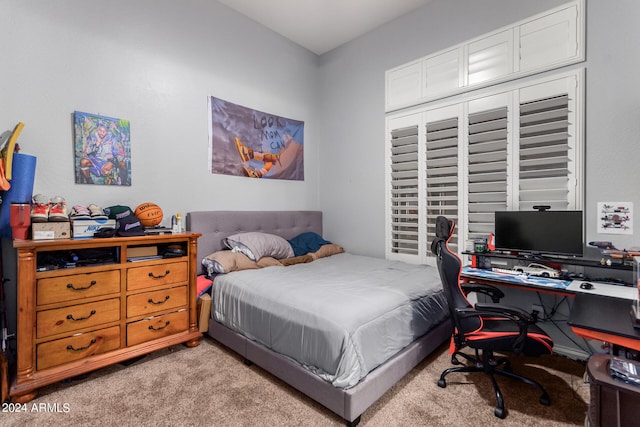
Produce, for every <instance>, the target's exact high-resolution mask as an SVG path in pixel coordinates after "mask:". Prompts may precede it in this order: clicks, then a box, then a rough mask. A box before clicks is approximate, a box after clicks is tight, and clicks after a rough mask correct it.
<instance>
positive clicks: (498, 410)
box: [493, 408, 507, 420]
mask: <svg viewBox="0 0 640 427" xmlns="http://www.w3.org/2000/svg"><path fill="white" fill-rule="evenodd" d="M493 415H495V416H496V417H498V418H500V419H502V420H504V419H505V418H506V417H507V411H505V410H504V408H496V409H494V410H493Z"/></svg>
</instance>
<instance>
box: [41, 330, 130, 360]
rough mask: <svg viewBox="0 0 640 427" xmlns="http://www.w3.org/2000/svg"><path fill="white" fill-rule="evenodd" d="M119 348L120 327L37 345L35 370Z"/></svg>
mask: <svg viewBox="0 0 640 427" xmlns="http://www.w3.org/2000/svg"><path fill="white" fill-rule="evenodd" d="M119 347H120V326H112V327H110V328H106V329H101V330H99V331H94V332H87V333H85V334H78V335H74V336H72V337H69V338H63V339H59V340H55V341H49V342H45V343H42V344H38V346H37V349H36V352H37V369H46V368H51V367H52V366H57V365H62V364H63V363H67V362H73V361H74V360H78V359H82V358H84V357H87V356H92V355H94V354H100V353H106V352H107V351H111V350H116V349H118V348H119Z"/></svg>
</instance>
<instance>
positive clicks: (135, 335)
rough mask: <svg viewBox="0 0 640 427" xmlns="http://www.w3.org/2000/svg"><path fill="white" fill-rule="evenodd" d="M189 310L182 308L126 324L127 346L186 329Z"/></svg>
mask: <svg viewBox="0 0 640 427" xmlns="http://www.w3.org/2000/svg"><path fill="white" fill-rule="evenodd" d="M188 323H189V312H188V311H187V310H182V311H178V312H174V313H169V314H164V315H162V316H154V317H150V318H147V319H142V320H139V321H137V322H132V323H129V324H127V346H131V345H135V344H140V343H142V342H145V341H151V340H154V339H156V338H162V337H166V336H168V335H172V334H175V333H177V332H182V331H186V330H187V327H188Z"/></svg>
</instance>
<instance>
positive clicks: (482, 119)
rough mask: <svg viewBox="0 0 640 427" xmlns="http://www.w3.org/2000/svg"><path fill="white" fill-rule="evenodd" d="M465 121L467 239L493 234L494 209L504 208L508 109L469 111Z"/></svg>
mask: <svg viewBox="0 0 640 427" xmlns="http://www.w3.org/2000/svg"><path fill="white" fill-rule="evenodd" d="M471 107H472V106H471ZM468 123H469V124H468V134H467V139H468V157H467V162H468V178H467V179H468V187H467V191H468V204H467V212H468V214H467V220H468V223H467V239H475V238H483V237H486V236H487V235H488V234H489V233H493V232H494V212H496V211H504V210H507V201H508V163H509V162H508V145H509V143H510V141H509V140H510V138H509V130H508V129H509V124H510V123H509V117H508V108H507V106H501V107H498V108H491V109H487V110H481V111H475V112H474V111H470V112H469V115H468Z"/></svg>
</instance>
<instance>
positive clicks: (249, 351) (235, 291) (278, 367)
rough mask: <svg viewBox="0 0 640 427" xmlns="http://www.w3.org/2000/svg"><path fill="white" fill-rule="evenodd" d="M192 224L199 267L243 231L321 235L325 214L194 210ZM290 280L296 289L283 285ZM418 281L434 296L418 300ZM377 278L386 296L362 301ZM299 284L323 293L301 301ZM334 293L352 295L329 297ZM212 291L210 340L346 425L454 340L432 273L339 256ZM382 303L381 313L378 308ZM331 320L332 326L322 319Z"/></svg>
mask: <svg viewBox="0 0 640 427" xmlns="http://www.w3.org/2000/svg"><path fill="white" fill-rule="evenodd" d="M186 221H187V222H186V225H187V229H188V230H189V231H193V232H197V233H201V235H202V236H201V237H200V239H199V240H198V251H197V259H198V260H202V259H203V258H204V257H206V256H208V255H210V254H213V253H216V252H218V251H221V250H223V249H225V247H224V244H223V240H224V239H225V238H227V237H228V236H230V235H233V234H238V233H247V232H260V233H269V234H274V235H277V236H281V237H282V238H283V239H287V240H288V239H292V238H294V237H296V236H299V235H300V234H302V233H307V232H312V233H315V234H317V235H319V236H322V213H321V212H319V211H255V212H253V211H198V212H189V213H188V214H187V219H186ZM335 243H340V242H335ZM326 247H329V246H325V248H326ZM349 266H352V267H349ZM392 270H393V271H392ZM314 271H315V272H314ZM318 271H319V272H320V274H318ZM200 273H204V270H202V271H200ZM389 274H394V275H396V276H389ZM284 276H287V277H289V278H291V279H292V280H293V282H287V283H285V282H284V281H283V277H284ZM416 276H427V277H429V279H428V281H429V282H430V284H429V287H430V288H431V287H433V289H430V290H429V291H428V292H426V294H428V295H417V293H416V289H415V288H413V287H412V285H410V284H409V283H408V282H412V281H413V280H411V279H410V278H411V277H416ZM394 277H400V279H394ZM378 279H379V280H378ZM255 280H259V283H260V285H259V286H258V285H256V284H253V282H252V281H255ZM347 280H348V281H349V282H348V284H346V283H347ZM374 280H378V281H380V282H381V285H380V289H378V288H376V290H375V291H367V292H365V294H363V293H362V288H361V286H369V285H368V283H369V282H372V281H374ZM343 281H344V283H345V284H343V283H342V282H343ZM422 281H423V282H424V281H425V280H424V279H422ZM338 282H340V284H339V285H336V283H338ZM296 283H297V284H298V285H296ZM301 283H304V284H307V283H312V284H313V285H312V286H306V287H307V288H308V290H309V291H311V292H316V294H313V295H311V296H305V297H303V298H302V299H301V297H300V296H299V295H297V294H296V292H297V291H298V289H297V288H302V287H303V286H301V285H300V284H301ZM390 284H393V286H391V285H390ZM323 287H327V289H328V290H327V289H325V288H323ZM423 287H424V286H423ZM334 291H336V292H338V294H335V295H342V296H344V298H340V297H339V298H336V297H335V295H334V296H332V297H326V296H325V294H327V293H328V292H334ZM401 291H402V292H401ZM211 292H212V296H213V300H214V301H213V307H212V318H211V319H210V323H209V330H208V332H207V333H208V334H209V335H210V336H211V337H212V338H214V339H215V340H217V341H219V342H220V343H222V344H223V345H225V346H227V347H229V348H231V349H232V350H234V351H235V352H237V353H239V354H240V355H241V356H242V357H243V358H244V359H245V360H246V361H247V362H250V363H254V364H256V365H258V366H260V367H261V368H263V369H265V370H266V371H268V372H270V373H272V374H273V375H275V376H276V377H278V378H280V379H281V380H282V381H284V382H286V383H288V384H289V385H291V386H293V387H294V388H296V389H298V390H300V391H301V392H302V393H304V394H306V395H307V396H309V397H310V398H312V399H313V400H315V401H317V402H318V403H320V404H322V405H323V406H325V407H326V408H328V409H330V410H331V411H333V412H335V413H336V414H338V415H339V416H340V417H342V418H343V419H344V420H345V421H346V423H347V425H356V424H358V422H359V421H360V415H361V414H362V413H363V412H364V411H365V410H366V409H367V408H368V407H369V406H371V405H372V404H373V403H374V402H375V401H376V400H378V399H379V398H380V397H381V396H382V395H383V394H384V393H385V392H386V391H387V390H389V389H390V388H391V387H392V386H393V385H394V384H395V383H396V382H398V381H399V380H400V379H401V378H402V377H403V376H404V375H406V374H407V373H408V372H409V371H410V370H411V369H413V368H414V367H415V366H416V365H417V364H418V363H420V362H421V361H422V360H423V359H424V358H425V357H426V356H428V355H429V354H430V353H431V352H432V351H433V350H435V349H437V348H438V347H439V346H440V345H441V344H442V343H444V342H445V341H446V340H448V339H449V338H450V336H451V330H452V327H451V322H450V320H449V318H448V313H447V306H446V300H445V298H444V295H443V294H442V290H441V285H440V280H439V277H438V273H437V270H436V269H435V268H433V267H425V266H411V265H408V264H404V263H393V262H389V261H386V260H378V259H374V258H370V257H361V256H357V255H353V254H349V253H339V254H335V255H331V256H326V257H322V258H321V259H316V260H314V261H312V262H303V263H300V264H295V265H291V266H287V267H269V268H261V269H252V270H246V271H237V272H233V273H229V274H223V275H218V276H216V277H215V279H214V284H213V287H212V291H211ZM420 292H421V293H422V291H420ZM247 295H249V296H247ZM359 295H364V296H359ZM376 295H378V298H376ZM234 298H240V299H238V300H236V299H234ZM242 298H245V300H242ZM323 298H324V299H323ZM327 298H328V299H327ZM376 300H380V301H381V304H382V305H383V307H382V308H381V310H382V313H378V314H377V313H376V312H375V311H372V307H370V306H376V304H378V302H375V301H376ZM401 300H403V301H402V302H401ZM404 300H406V301H404ZM257 301H260V304H261V306H260V307H258V308H257V312H258V313H259V314H258V315H259V316H262V317H260V318H259V319H257V320H256V319H255V318H253V317H250V316H248V314H247V313H248V312H249V310H251V309H252V308H251V307H250V306H252V305H254V304H258V303H257ZM287 301H289V302H288V304H289V305H288V306H287V305H286V304H287ZM329 301H332V302H329ZM347 303H348V304H347ZM353 303H355V305H353ZM262 304H264V305H262ZM354 307H356V308H354ZM254 309H255V308H254ZM234 310H235V311H234ZM425 312H428V316H427V315H424V313H425ZM292 316H293V318H292ZM327 316H328V317H330V319H329V321H328V322H327V319H324V320H323V318H326V317H327ZM427 317H428V318H427ZM242 319H251V320H250V321H246V320H245V321H241V320H242ZM381 319H382V320H381ZM383 320H384V321H383ZM243 322H244V323H243ZM409 325H410V327H409ZM398 331H401V332H398Z"/></svg>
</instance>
